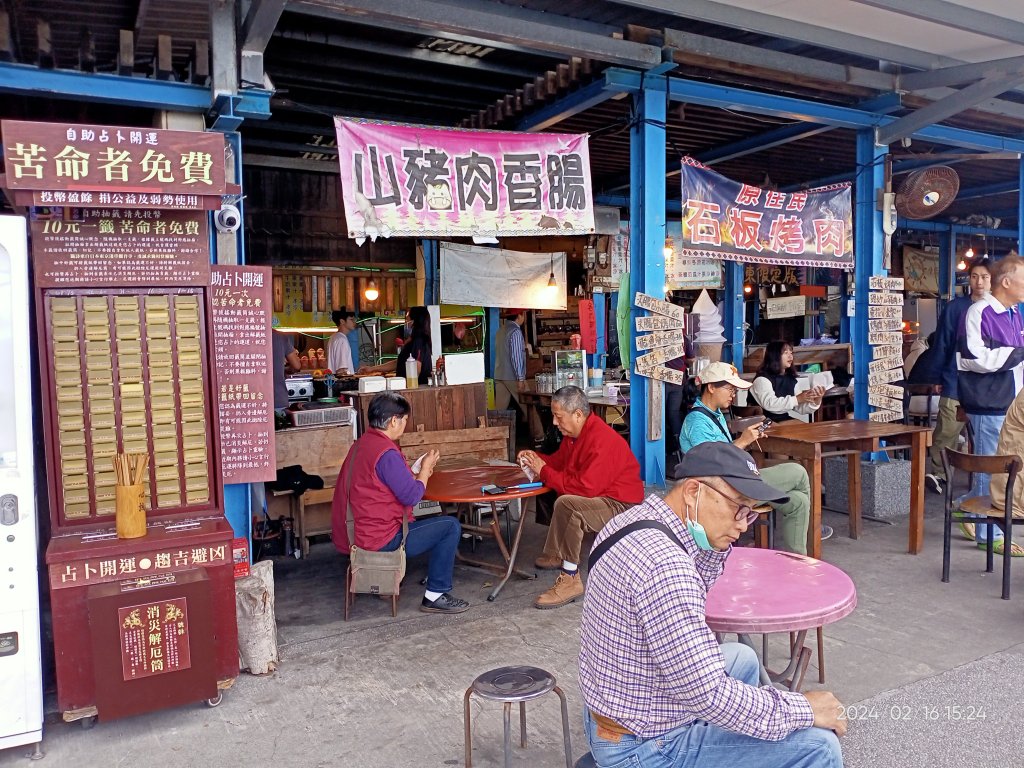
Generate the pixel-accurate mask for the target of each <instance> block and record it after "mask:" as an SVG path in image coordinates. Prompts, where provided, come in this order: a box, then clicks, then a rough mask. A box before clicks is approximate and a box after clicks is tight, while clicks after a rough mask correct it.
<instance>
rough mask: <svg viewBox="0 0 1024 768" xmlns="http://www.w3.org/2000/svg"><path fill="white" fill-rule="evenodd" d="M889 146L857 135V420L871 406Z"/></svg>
mask: <svg viewBox="0 0 1024 768" xmlns="http://www.w3.org/2000/svg"><path fill="white" fill-rule="evenodd" d="M888 151H889V149H888V147H878V146H875V134H874V131H873V130H872V129H870V128H866V129H862V130H860V131H858V133H857V178H856V181H855V182H854V194H855V195H856V198H855V209H854V225H853V233H854V238H853V249H854V258H853V264H854V280H855V290H856V293H857V301H856V313H855V315H854V318H853V322H851V323H850V337H851V341H852V342H853V377H854V382H855V384H854V393H853V412H854V416H855V417H856V418H858V419H866V418H867V417H868V412H869V410H870V408H869V407H868V363H869V362H871V347H870V346H869V345H868V292H869V290H870V289H869V287H868V286H869V285H870V282H869V279H870V277H871V276H872V275H884V274H885V270H884V269H883V268H882V238H883V237H884V234H883V233H882V212H881V211H879V210H878V204H877V202H876V197H875V190H877V189H881V188H882V187H883V186H884V185H885V164H884V162H883V158H884V157H885V155H886V153H887V152H888Z"/></svg>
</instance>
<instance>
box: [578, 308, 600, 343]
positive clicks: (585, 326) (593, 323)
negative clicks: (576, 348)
mask: <svg viewBox="0 0 1024 768" xmlns="http://www.w3.org/2000/svg"><path fill="white" fill-rule="evenodd" d="M579 311H580V336H581V337H582V347H583V349H584V350H585V351H587V352H589V353H590V354H592V355H593V354H594V353H595V352H597V316H596V315H595V314H594V302H593V301H591V300H590V299H580V310H579Z"/></svg>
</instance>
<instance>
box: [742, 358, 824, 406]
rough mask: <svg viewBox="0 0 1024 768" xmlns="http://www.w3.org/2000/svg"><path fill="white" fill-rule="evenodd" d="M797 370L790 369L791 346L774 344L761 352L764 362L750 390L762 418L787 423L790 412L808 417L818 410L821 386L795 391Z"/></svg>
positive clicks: (822, 390) (821, 393)
mask: <svg viewBox="0 0 1024 768" xmlns="http://www.w3.org/2000/svg"><path fill="white" fill-rule="evenodd" d="M797 381H798V380H797V377H796V371H795V370H794V369H793V345H792V344H790V343H789V342H786V341H773V342H771V343H769V344H768V346H767V347H766V348H765V351H764V361H762V363H761V367H760V368H758V370H757V377H756V378H755V379H754V384H753V386H752V387H751V388H750V396H751V397H753V398H754V402H756V403H757V404H758V405H759V406H761V409H762V410H763V411H764V415H765V416H767V417H768V418H769V419H771V420H772V421H775V422H779V421H788V420H789V419H792V418H793V415H792V413H790V411H792V412H793V413H797V414H801V415H803V416H808V415H810V414H812V413H814V412H815V411H816V410H818V408H820V407H821V396H822V395H824V394H825V388H824V387H811V388H810V389H805V390H803V391H801V392H797V391H796V386H797Z"/></svg>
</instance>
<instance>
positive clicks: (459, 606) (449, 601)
mask: <svg viewBox="0 0 1024 768" xmlns="http://www.w3.org/2000/svg"><path fill="white" fill-rule="evenodd" d="M420 610H421V611H423V612H424V613H462V612H463V611H468V610H469V603H467V602H466V601H465V600H460V599H459V598H457V597H454V596H452V595H450V594H449V593H447V592H444V593H442V595H441V596H440V597H439V598H437V600H434V601H430V600H427V598H426V597H424V598H423V602H422V603H420Z"/></svg>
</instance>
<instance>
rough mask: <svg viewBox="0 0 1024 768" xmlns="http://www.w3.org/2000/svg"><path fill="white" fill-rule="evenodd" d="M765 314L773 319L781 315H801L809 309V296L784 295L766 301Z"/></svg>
mask: <svg viewBox="0 0 1024 768" xmlns="http://www.w3.org/2000/svg"><path fill="white" fill-rule="evenodd" d="M764 306H765V309H764V316H765V317H766V318H767V319H769V320H773V319H775V318H779V317H800V316H801V315H803V314H804V313H805V312H806V311H807V297H805V296H784V297H780V298H777V299H768V300H767V301H766V302H765V305H764Z"/></svg>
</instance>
